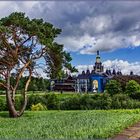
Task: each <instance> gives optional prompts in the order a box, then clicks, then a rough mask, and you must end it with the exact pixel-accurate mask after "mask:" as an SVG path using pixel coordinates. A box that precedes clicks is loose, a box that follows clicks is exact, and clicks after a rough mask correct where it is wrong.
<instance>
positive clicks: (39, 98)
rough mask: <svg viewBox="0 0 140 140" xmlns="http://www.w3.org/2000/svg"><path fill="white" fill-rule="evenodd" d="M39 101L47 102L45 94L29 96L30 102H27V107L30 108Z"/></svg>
mask: <svg viewBox="0 0 140 140" xmlns="http://www.w3.org/2000/svg"><path fill="white" fill-rule="evenodd" d="M38 103H42V104H45V98H44V97H43V96H38V95H33V94H32V95H30V96H29V97H28V103H27V107H26V108H27V109H28V110H29V109H30V107H31V106H32V105H33V104H38Z"/></svg>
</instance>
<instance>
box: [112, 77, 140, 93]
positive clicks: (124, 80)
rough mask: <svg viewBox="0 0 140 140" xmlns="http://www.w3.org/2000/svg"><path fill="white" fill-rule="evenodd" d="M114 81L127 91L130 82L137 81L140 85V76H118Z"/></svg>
mask: <svg viewBox="0 0 140 140" xmlns="http://www.w3.org/2000/svg"><path fill="white" fill-rule="evenodd" d="M112 80H117V81H118V82H119V83H120V84H121V87H122V89H123V90H125V87H126V83H127V82H129V81H130V80H135V81H136V82H137V83H139V84H140V76H138V75H117V76H114V77H113V78H112Z"/></svg>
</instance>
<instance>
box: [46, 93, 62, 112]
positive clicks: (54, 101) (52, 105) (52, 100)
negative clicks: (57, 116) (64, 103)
mask: <svg viewBox="0 0 140 140" xmlns="http://www.w3.org/2000/svg"><path fill="white" fill-rule="evenodd" d="M45 99H46V100H47V101H46V102H45V103H46V104H45V105H46V106H47V107H48V109H53V110H55V109H60V102H59V99H58V97H57V96H56V95H55V94H48V95H46V96H45Z"/></svg>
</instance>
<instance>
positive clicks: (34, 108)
mask: <svg viewBox="0 0 140 140" xmlns="http://www.w3.org/2000/svg"><path fill="white" fill-rule="evenodd" d="M44 110H47V107H46V106H44V105H42V104H41V103H38V104H36V105H34V104H33V105H32V106H31V111H44Z"/></svg>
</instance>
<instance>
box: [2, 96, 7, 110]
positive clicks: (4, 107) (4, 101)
mask: <svg viewBox="0 0 140 140" xmlns="http://www.w3.org/2000/svg"><path fill="white" fill-rule="evenodd" d="M7 110H8V109H7V105H6V99H5V98H3V97H1V98H0V111H7Z"/></svg>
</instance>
